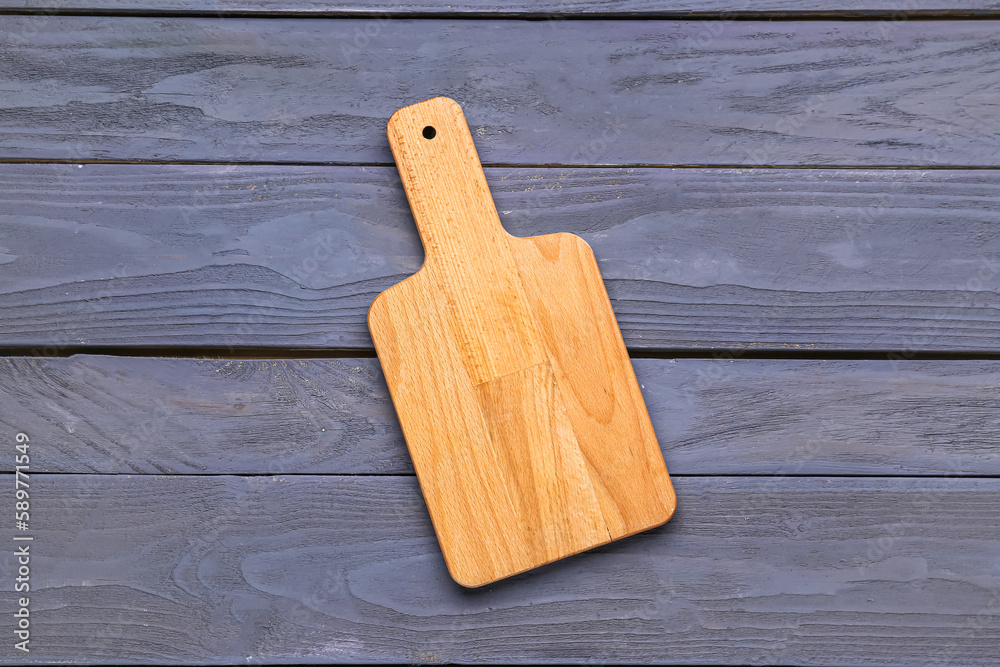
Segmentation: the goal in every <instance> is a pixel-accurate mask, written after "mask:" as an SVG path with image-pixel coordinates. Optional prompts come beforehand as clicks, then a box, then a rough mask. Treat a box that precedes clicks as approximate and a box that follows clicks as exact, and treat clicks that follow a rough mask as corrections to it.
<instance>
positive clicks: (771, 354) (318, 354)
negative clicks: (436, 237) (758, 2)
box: [0, 343, 1000, 361]
mask: <svg viewBox="0 0 1000 667" xmlns="http://www.w3.org/2000/svg"><path fill="white" fill-rule="evenodd" d="M47 348H55V349H53V350H48V349H47ZM628 352H629V356H630V357H631V358H632V359H709V360H711V359H718V360H728V359H802V360H809V361H832V360H842V361H885V360H890V361H891V360H895V361H1000V350H998V351H992V352H991V351H985V352H950V351H947V350H945V351H940V350H939V351H930V350H928V351H917V350H907V349H886V350H836V349H833V350H826V349H797V348H781V347H774V348H753V349H744V348H694V347H683V348H648V349H644V348H639V349H636V348H629V349H628ZM77 355H92V356H108V357H134V358H179V359H219V360H228V359H256V360H265V359H266V360H276V359H374V358H375V356H376V355H375V350H373V349H371V348H275V347H227V348H221V349H214V348H209V347H205V346H198V345H191V346H183V345H177V346H141V347H140V346H136V347H130V346H116V345H107V346H104V345H76V346H55V345H51V346H50V345H47V344H45V343H39V344H38V345H31V346H22V345H18V346H13V345H8V346H0V358H13V357H17V358H37V359H58V358H66V357H73V356H77Z"/></svg>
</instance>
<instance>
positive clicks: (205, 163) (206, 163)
mask: <svg viewBox="0 0 1000 667" xmlns="http://www.w3.org/2000/svg"><path fill="white" fill-rule="evenodd" d="M2 15H3V12H2V11H0V16H2ZM5 164H26V165H47V164H51V165H56V164H79V165H130V166H137V167H142V166H147V167H185V166H191V167H391V168H395V167H396V164H395V163H393V162H358V161H350V160H346V161H345V160H340V161H332V162H324V161H310V160H293V161H276V160H237V161H226V160H93V159H78V160H70V159H52V158H5V157H0V165H5ZM482 164H483V168H484V169H719V170H723V169H742V170H746V171H750V170H758V169H760V170H766V169H773V170H784V169H798V170H802V171H818V170H840V171H850V170H865V171H997V170H1000V166H997V165H894V164H877V165H864V164H829V165H816V164H743V163H722V162H719V163H703V164H699V163H694V162H691V163H676V164H675V163H668V162H661V163H648V162H602V163H596V162H592V163H586V164H573V163H568V162H483V163H482Z"/></svg>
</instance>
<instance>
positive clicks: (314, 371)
mask: <svg viewBox="0 0 1000 667" xmlns="http://www.w3.org/2000/svg"><path fill="white" fill-rule="evenodd" d="M633 365H634V366H635V372H636V376H637V377H638V379H639V383H640V385H641V388H642V392H643V395H644V397H645V400H646V405H647V406H648V408H649V413H650V417H651V419H652V422H653V428H654V430H655V431H656V435H657V438H658V440H659V442H660V444H661V446H662V448H663V453H664V456H665V458H666V462H667V465H668V466H669V468H670V470H671V471H672V472H673V473H675V474H682V475H887V476H891V475H927V476H931V475H943V476H951V475H994V476H998V475H1000V448H998V447H997V438H996V434H997V432H998V431H1000V421H998V420H1000V417H998V415H1000V362H997V361H974V360H967V361H888V360H883V361H843V360H826V361H823V360H794V359H736V360H731V359H677V360H670V359H663V360H661V359H635V360H633ZM0 405H3V406H4V408H3V411H2V413H0V424H2V425H3V427H4V428H5V429H8V430H9V432H11V433H14V432H17V431H19V430H23V431H26V432H28V433H29V434H30V435H31V437H32V438H34V439H35V440H36V442H38V443H39V445H40V447H41V449H42V452H43V454H42V455H39V456H38V457H37V459H36V460H35V461H33V463H32V465H33V469H34V470H36V471H37V472H58V473H87V472H94V473H102V474H108V473H133V474H134V473H139V474H154V475H155V474H164V473H171V474H195V475H202V474H230V473H235V474H259V473H266V474H304V473H308V474H334V475H336V474H348V475H356V474H374V475H383V474H384V475H400V474H407V475H408V474H412V473H413V468H412V466H411V463H410V457H409V455H408V454H407V452H406V447H405V445H404V443H403V437H402V434H401V432H400V430H399V424H398V422H397V420H396V416H395V414H394V412H393V407H392V404H391V403H390V401H389V394H388V391H387V389H386V386H385V382H384V380H383V379H382V375H381V371H380V370H379V365H378V361H377V360H375V359H287V360H275V359H245V360H223V359H149V358H141V357H110V356H88V355H78V356H74V357H72V358H68V359H62V358H56V359H42V358H13V359H11V358H7V359H0ZM0 469H3V470H7V471H10V470H13V460H9V461H8V460H4V461H0Z"/></svg>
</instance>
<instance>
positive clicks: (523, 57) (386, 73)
mask: <svg viewBox="0 0 1000 667" xmlns="http://www.w3.org/2000/svg"><path fill="white" fill-rule="evenodd" d="M369 21H374V19H370V20H369ZM371 25H372V29H371V32H372V35H371V36H370V37H369V36H368V35H367V34H366V33H365V30H366V29H367V26H366V24H365V22H364V20H357V19H247V18H229V19H225V20H218V19H211V18H170V17H167V18H162V17H161V18H122V17H79V16H74V17H61V16H3V17H0V32H2V34H3V35H4V39H5V42H6V43H7V44H8V45H9V46H8V47H7V48H6V49H5V51H4V61H3V62H4V67H3V70H2V73H0V89H2V90H4V91H5V92H4V95H3V97H2V98H0V157H5V158H31V159H65V160H70V161H77V160H86V159H110V160H157V161H175V160H204V161H226V162H242V161H266V162H303V161H307V162H322V163H328V162H343V161H349V162H358V161H361V162H382V163H391V156H390V154H389V148H388V145H387V142H386V139H385V124H386V120H387V119H388V118H389V116H390V114H391V113H392V112H393V111H395V110H396V109H398V108H400V107H402V106H406V105H407V104H412V103H414V102H417V101H420V100H423V99H427V98H429V97H433V96H435V95H446V96H448V97H451V98H454V99H455V100H457V101H458V102H459V103H460V104H462V106H463V108H464V109H465V113H466V116H467V118H468V119H469V123H470V125H471V126H472V127H473V130H474V136H475V137H476V141H477V147H478V149H479V153H480V156H481V158H482V161H483V162H484V163H487V164H488V163H507V164H513V163H516V164H523V163H543V164H553V163H556V164H657V165H662V164H667V165H670V164H679V165H689V164H703V165H746V166H752V165H759V164H765V165H820V166H824V165H847V166H850V165H857V166H865V165H877V166H882V165H918V166H927V165H939V166H956V165H958V166H997V164H998V162H997V156H998V150H1000V124H998V123H1000V120H998V116H997V114H996V113H995V101H996V94H995V88H996V87H997V85H1000V48H997V47H998V43H1000V42H998V40H1000V38H998V36H997V31H996V23H995V22H992V21H894V22H859V21H847V22H838V21H820V22H813V21H803V22H781V23H778V24H775V23H769V22H766V21H749V22H745V21H722V22H720V21H714V22H698V21H641V20H637V21H632V20H625V21H587V20H584V21H572V20H566V21H520V20H508V21H503V20H496V21H493V20H468V21H462V20H460V19H431V20H412V19H398V20H392V21H387V22H384V23H381V24H380V23H378V22H374V23H372V24H371ZM359 30H360V31H361V32H360V33H359V32H358V31H359ZM359 34H360V35H361V36H360V37H358V35H359ZM39 82H44V85H39Z"/></svg>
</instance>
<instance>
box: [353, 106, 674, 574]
mask: <svg viewBox="0 0 1000 667" xmlns="http://www.w3.org/2000/svg"><path fill="white" fill-rule="evenodd" d="M387 132H388V137H389V144H390V145H391V147H392V153H393V156H394V158H395V160H396V166H397V168H398V170H399V175H400V179H401V180H402V182H403V186H404V188H405V190H406V196H407V199H408V200H409V202H410V208H411V210H412V212H413V217H414V220H415V221H416V226H417V229H418V230H419V233H420V238H421V241H422V243H423V247H424V249H425V255H426V258H425V261H424V264H423V266H422V267H421V268H420V270H419V271H418V272H417V273H416V274H414V275H413V276H410V277H409V278H407V279H406V280H404V281H402V282H400V283H397V284H396V285H393V286H392V287H390V288H389V289H387V290H385V291H384V292H382V293H381V294H379V295H378V296H377V297H376V298H375V300H374V302H373V303H372V305H371V308H370V310H369V311H368V327H369V329H370V331H371V335H372V340H373V341H374V343H375V349H376V350H377V351H378V357H379V361H380V363H381V365H382V369H383V371H384V374H385V380H386V382H387V384H388V388H389V393H390V394H391V396H392V401H393V404H394V406H395V408H396V414H397V415H398V416H399V422H400V425H401V427H402V430H403V434H404V435H405V437H406V444H407V448H408V449H409V452H410V456H411V458H412V459H413V467H414V469H415V471H416V473H417V477H418V478H419V479H420V487H421V489H422V490H423V493H424V499H425V501H426V503H427V506H428V509H429V511H430V515H431V519H432V520H433V522H434V529H435V531H436V532H437V536H438V540H439V541H440V543H441V549H442V551H443V552H444V558H445V561H446V562H447V563H448V570H449V572H451V574H452V576H453V577H454V578H455V580H456V581H458V582H459V583H461V584H462V585H464V586H470V587H476V586H483V585H485V584H488V583H491V582H494V581H497V580H498V579H503V578H506V577H509V576H511V575H514V574H517V573H519V572H523V571H525V570H528V569H531V568H534V567H538V566H540V565H544V564H546V563H550V562H552V561H554V560H557V559H559V558H564V557H566V556H569V555H572V554H575V553H578V552H580V551H583V550H585V549H590V548H593V547H596V546H600V545H602V544H606V543H607V542H609V541H611V540H616V539H619V538H622V537H626V536H628V535H633V534H635V533H637V532H640V531H643V530H647V529H649V528H652V527H654V526H659V525H661V524H663V523H665V522H666V521H667V520H668V519H669V518H670V515H671V514H672V513H673V511H674V508H675V506H676V499H675V498H674V492H673V489H672V488H671V486H670V478H669V476H668V475H667V468H666V466H665V464H664V462H663V455H662V453H661V452H660V447H659V445H658V443H657V441H656V434H655V433H654V432H653V426H652V424H651V423H650V421H649V414H648V413H647V411H646V406H645V404H644V403H643V399H642V394H641V393H640V390H639V384H638V382H637V381H636V378H635V373H634V372H633V370H632V365H631V364H630V363H629V356H628V350H626V349H625V343H624V341H623V340H622V337H621V333H620V332H619V331H618V325H617V323H616V321H615V314H614V311H613V310H612V309H611V302H610V301H609V300H608V296H607V292H606V290H605V289H604V283H603V281H602V279H601V273H600V270H599V269H598V268H597V263H596V261H595V260H594V255H593V252H592V251H591V249H590V247H589V246H588V245H587V243H586V242H585V241H584V240H583V239H581V238H580V237H578V236H574V235H572V234H566V233H562V234H549V235H546V236H537V237H531V238H516V237H513V236H511V235H510V234H508V233H507V232H506V231H505V230H504V228H503V226H502V225H501V223H500V218H499V214H498V213H497V209H496V206H495V205H494V202H493V197H492V196H491V195H490V189H489V185H488V184H487V182H486V176H485V175H484V174H483V168H482V166H481V165H480V163H479V157H478V156H477V154H476V146H475V144H474V143H473V140H472V134H471V133H470V131H469V126H468V124H467V122H466V120H465V116H464V115H463V114H462V109H461V107H460V106H459V105H458V104H457V103H456V102H455V101H454V100H451V99H449V98H446V97H435V98H432V99H429V100H425V101H423V102H419V103H417V104H413V105H410V106H407V107H404V108H402V109H399V110H398V111H396V112H395V113H394V114H393V115H392V118H390V119H389V124H388V128H387Z"/></svg>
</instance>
